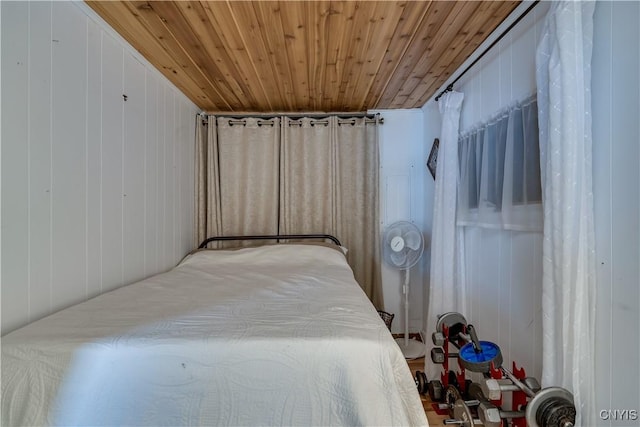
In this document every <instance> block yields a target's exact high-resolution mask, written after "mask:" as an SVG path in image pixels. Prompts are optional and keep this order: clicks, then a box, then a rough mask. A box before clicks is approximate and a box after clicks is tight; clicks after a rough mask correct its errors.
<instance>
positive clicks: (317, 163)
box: [280, 116, 383, 308]
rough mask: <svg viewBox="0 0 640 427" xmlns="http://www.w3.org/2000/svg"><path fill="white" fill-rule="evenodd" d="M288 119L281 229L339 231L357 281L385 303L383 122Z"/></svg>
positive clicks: (378, 303) (291, 231)
mask: <svg viewBox="0 0 640 427" xmlns="http://www.w3.org/2000/svg"><path fill="white" fill-rule="evenodd" d="M283 120H284V124H283V130H282V132H283V138H282V140H283V145H282V155H281V162H282V164H281V171H282V179H281V184H280V185H281V192H280V195H281V203H280V204H281V217H280V224H281V227H280V232H281V233H282V234H297V233H330V234H333V235H335V236H337V237H338V238H339V239H340V240H341V242H342V244H343V245H344V246H346V247H347V248H348V252H347V261H348V262H349V264H350V265H351V267H352V269H353V271H354V276H355V278H356V281H357V282H358V283H359V284H360V286H361V287H362V288H363V290H364V291H365V293H366V294H367V295H368V296H369V298H370V299H371V301H372V302H373V304H374V305H375V306H376V307H379V308H382V304H383V300H382V280H381V273H380V242H379V233H378V215H379V214H378V212H379V199H378V198H379V196H378V169H379V153H378V131H377V126H378V123H368V122H367V120H365V119H364V118H355V119H340V118H338V117H335V116H332V117H329V118H323V119H312V118H307V117H305V118H302V119H290V118H284V119H283Z"/></svg>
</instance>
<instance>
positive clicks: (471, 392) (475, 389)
mask: <svg viewBox="0 0 640 427" xmlns="http://www.w3.org/2000/svg"><path fill="white" fill-rule="evenodd" d="M467 397H468V398H469V399H470V400H471V399H478V400H487V398H486V397H485V395H484V394H482V388H481V387H480V384H478V383H471V384H469V386H468V387H467Z"/></svg>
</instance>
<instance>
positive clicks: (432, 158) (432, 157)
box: [427, 138, 440, 179]
mask: <svg viewBox="0 0 640 427" xmlns="http://www.w3.org/2000/svg"><path fill="white" fill-rule="evenodd" d="M439 146H440V140H439V139H438V138H436V139H434V140H433V145H432V146H431V152H430V153H429V158H428V159H427V168H429V172H431V176H432V177H433V179H436V166H437V165H438V148H439Z"/></svg>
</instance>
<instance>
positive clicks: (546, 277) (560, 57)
mask: <svg viewBox="0 0 640 427" xmlns="http://www.w3.org/2000/svg"><path fill="white" fill-rule="evenodd" d="M594 9H595V5H594V2H572V1H560V2H554V3H552V5H551V7H550V9H549V12H548V13H547V16H546V17H545V21H544V25H543V28H542V37H541V39H540V42H539V44H538V48H537V51H536V80H537V84H538V114H539V121H540V168H541V177H542V198H543V206H544V232H543V235H544V239H543V245H542V254H543V256H542V266H543V277H542V321H543V322H542V354H543V360H542V385H543V386H544V387H547V386H561V387H564V388H566V389H568V390H569V391H571V392H572V393H573V396H574V400H575V405H576V409H577V416H576V423H575V424H576V425H578V426H593V425H598V424H599V423H598V417H597V416H596V409H598V408H597V407H596V405H595V403H596V400H595V374H596V371H595V362H594V361H595V355H596V351H595V345H596V341H595V339H594V338H595V337H596V333H595V332H596V328H595V290H596V259H595V231H594V207H593V184H592V175H593V169H592V131H591V54H592V49H593V13H594ZM634 326H636V325H634ZM615 368H622V369H624V367H615ZM630 380H632V379H631V378H630ZM633 381H636V383H637V379H633ZM614 406H615V405H614ZM600 424H602V420H601V421H600Z"/></svg>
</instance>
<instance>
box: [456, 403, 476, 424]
mask: <svg viewBox="0 0 640 427" xmlns="http://www.w3.org/2000/svg"><path fill="white" fill-rule="evenodd" d="M453 418H454V419H456V420H458V421H460V424H459V425H461V426H463V427H471V426H473V415H471V410H470V409H469V407H468V406H467V405H466V404H465V403H464V400H462V399H461V400H458V401H456V402H455V403H454V404H453Z"/></svg>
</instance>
